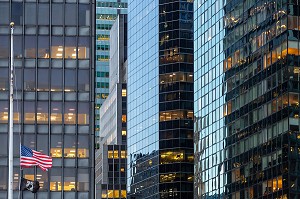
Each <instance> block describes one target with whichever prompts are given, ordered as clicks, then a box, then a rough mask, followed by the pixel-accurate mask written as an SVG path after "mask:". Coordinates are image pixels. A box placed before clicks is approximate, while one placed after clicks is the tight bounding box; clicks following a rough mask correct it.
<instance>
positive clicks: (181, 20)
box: [127, 0, 194, 199]
mask: <svg viewBox="0 0 300 199" xmlns="http://www.w3.org/2000/svg"><path fill="white" fill-rule="evenodd" d="M193 115H194V113H193V1H190V0H186V1H180V2H179V1H177V2H175V1H166V0H154V1H143V3H141V1H139V0H130V1H128V120H127V125H128V127H127V128H128V139H127V140H128V143H127V145H128V163H127V164H128V165H127V192H128V198H131V199H150V198H192V197H193V172H194V169H193V167H194V164H193V163H194V154H193V152H194V151H193Z"/></svg>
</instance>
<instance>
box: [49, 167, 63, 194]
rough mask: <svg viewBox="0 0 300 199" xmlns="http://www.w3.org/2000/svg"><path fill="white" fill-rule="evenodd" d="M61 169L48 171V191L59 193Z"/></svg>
mask: <svg viewBox="0 0 300 199" xmlns="http://www.w3.org/2000/svg"><path fill="white" fill-rule="evenodd" d="M61 176H62V169H61V168H51V169H50V191H61V188H62V185H61V180H62V179H61Z"/></svg>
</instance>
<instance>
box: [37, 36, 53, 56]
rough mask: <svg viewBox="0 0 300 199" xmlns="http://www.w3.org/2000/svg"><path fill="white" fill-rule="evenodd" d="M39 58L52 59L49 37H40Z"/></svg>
mask: <svg viewBox="0 0 300 199" xmlns="http://www.w3.org/2000/svg"><path fill="white" fill-rule="evenodd" d="M38 58H45V59H47V58H50V49H49V37H48V36H39V37H38Z"/></svg>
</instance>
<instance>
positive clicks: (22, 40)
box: [0, 0, 95, 199]
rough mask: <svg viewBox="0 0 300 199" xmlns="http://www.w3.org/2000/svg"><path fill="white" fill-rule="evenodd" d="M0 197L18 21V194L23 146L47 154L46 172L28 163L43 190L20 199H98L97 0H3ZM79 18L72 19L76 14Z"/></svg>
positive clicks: (4, 178)
mask: <svg viewBox="0 0 300 199" xmlns="http://www.w3.org/2000/svg"><path fill="white" fill-rule="evenodd" d="M0 4H1V6H0V13H1V14H0V18H1V20H0V74H1V75H0V76H1V78H0V87H1V89H0V90H1V91H0V96H1V97H0V129H1V130H0V144H1V152H0V153H1V154H0V162H1V163H0V179H1V180H0V198H7V187H8V185H7V183H8V182H7V181H8V180H7V179H8V165H7V164H8V161H7V159H8V133H7V132H8V111H9V57H10V53H9V52H10V43H9V42H10V27H9V24H10V22H11V21H13V22H14V23H15V26H14V55H13V56H14V66H15V78H14V79H15V87H14V88H15V89H14V144H15V147H14V189H15V191H14V197H15V198H18V194H19V191H18V189H19V187H18V179H19V177H20V167H19V153H20V152H19V145H20V142H21V143H22V145H25V146H27V147H30V148H32V149H35V150H37V151H40V152H42V153H44V154H49V155H50V156H52V157H53V167H52V168H51V169H49V171H48V172H44V171H42V170H41V169H39V168H35V167H34V168H26V169H23V170H22V176H23V177H24V178H27V179H31V180H37V181H39V183H40V186H41V187H40V190H39V192H38V193H37V194H35V195H34V194H32V193H31V192H23V193H21V196H22V198H24V199H25V198H28V199H29V198H30V199H32V198H36V199H39V198H41V199H42V198H43V199H44V198H53V199H54V198H55V199H66V198H80V199H83V198H86V199H89V198H93V197H94V186H95V183H94V146H93V145H90V143H94V120H93V118H94V114H93V110H94V107H93V101H94V53H93V52H94V44H95V41H94V39H92V38H94V32H95V28H94V23H95V19H94V18H95V17H94V15H95V14H94V13H95V3H94V1H92V0H82V1H77V0H72V1H68V2H65V1H63V0H56V1H55V2H50V1H48V0H43V1H39V2H37V1H30V2H29V1H26V2H25V1H9V0H3V1H1V3H0ZM70 16H73V17H70Z"/></svg>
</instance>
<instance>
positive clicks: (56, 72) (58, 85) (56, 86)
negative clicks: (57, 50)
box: [51, 68, 63, 91]
mask: <svg viewBox="0 0 300 199" xmlns="http://www.w3.org/2000/svg"><path fill="white" fill-rule="evenodd" d="M62 76H63V72H62V69H54V68H52V69H51V91H62V87H63V82H62Z"/></svg>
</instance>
